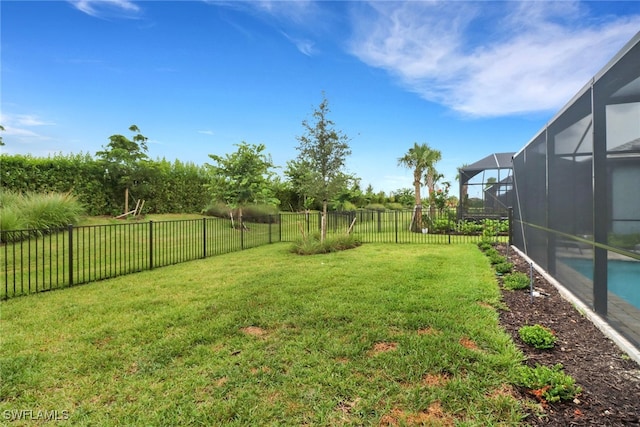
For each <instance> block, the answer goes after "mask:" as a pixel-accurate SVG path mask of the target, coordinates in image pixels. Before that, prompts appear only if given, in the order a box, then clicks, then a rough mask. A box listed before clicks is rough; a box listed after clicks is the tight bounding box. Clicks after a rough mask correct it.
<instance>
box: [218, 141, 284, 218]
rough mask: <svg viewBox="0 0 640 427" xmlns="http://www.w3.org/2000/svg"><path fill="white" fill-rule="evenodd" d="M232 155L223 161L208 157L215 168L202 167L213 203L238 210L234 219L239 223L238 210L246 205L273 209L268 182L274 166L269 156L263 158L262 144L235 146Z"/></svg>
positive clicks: (226, 156) (275, 202) (240, 210)
mask: <svg viewBox="0 0 640 427" xmlns="http://www.w3.org/2000/svg"><path fill="white" fill-rule="evenodd" d="M236 146H237V147H238V150H237V151H236V152H235V153H231V154H226V155H225V157H222V156H218V155H215V154H209V157H210V158H211V159H212V160H213V161H215V162H216V164H214V165H211V164H208V163H207V164H205V166H206V167H207V169H208V171H209V175H210V184H208V186H207V188H208V189H209V191H210V192H211V195H212V196H213V198H214V200H218V201H222V202H224V203H226V204H227V205H228V206H229V207H230V208H232V209H238V217H239V218H238V219H239V221H240V223H242V208H243V207H244V206H247V205H249V204H252V203H253V204H259V203H260V204H267V205H277V204H278V200H277V199H275V197H274V194H273V186H272V185H271V178H272V176H273V174H274V173H273V171H272V170H271V169H273V168H274V165H273V163H272V161H271V155H268V154H264V153H263V151H264V150H265V148H266V147H265V146H264V144H258V145H255V144H247V143H246V142H244V141H243V142H241V143H240V144H236Z"/></svg>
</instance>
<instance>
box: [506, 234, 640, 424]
mask: <svg viewBox="0 0 640 427" xmlns="http://www.w3.org/2000/svg"><path fill="white" fill-rule="evenodd" d="M497 249H498V251H499V252H500V253H501V254H502V255H506V246H505V245H499V246H498V247H497ZM509 262H512V263H513V264H514V271H520V272H523V273H526V274H527V275H528V274H529V269H530V266H529V263H528V262H527V261H525V260H524V259H523V258H522V257H520V256H519V255H518V254H516V253H515V252H514V251H512V250H511V251H509ZM534 278H535V280H534V287H535V289H536V290H539V291H540V292H541V294H542V295H541V296H540V297H535V298H534V300H533V302H532V301H531V296H530V293H529V290H528V289H527V290H524V291H508V290H503V291H502V295H503V301H504V303H505V305H506V306H507V307H508V310H504V311H501V312H500V323H501V325H502V327H503V328H504V329H505V330H506V331H507V332H508V333H509V334H511V336H512V337H513V340H514V342H515V343H516V345H518V346H519V348H520V350H521V351H522V352H523V353H524V355H525V357H526V362H525V363H526V364H527V365H529V366H532V367H534V366H535V365H536V364H540V365H545V366H549V367H551V366H553V365H555V364H557V363H561V364H562V365H563V366H564V371H565V373H566V374H569V375H571V376H572V377H573V378H574V379H575V380H576V384H577V385H579V386H580V387H581V388H582V393H581V394H580V395H579V396H577V398H576V399H575V400H573V401H563V402H556V403H548V402H540V403H538V404H537V405H533V408H537V409H532V410H531V413H530V414H529V416H528V417H527V418H526V419H525V420H524V421H525V423H526V424H528V425H531V426H638V425H640V366H639V365H638V364H637V363H636V362H635V361H633V360H632V359H629V358H628V357H625V356H623V354H624V353H623V352H622V350H621V349H620V348H619V347H618V346H617V345H616V344H615V343H613V341H611V340H610V339H609V338H607V337H606V336H605V335H604V334H603V333H602V332H601V331H600V330H599V329H598V328H597V327H596V326H595V325H594V324H593V323H591V321H590V320H589V319H587V318H586V317H584V316H582V315H581V314H580V313H579V312H578V311H577V310H576V309H575V308H574V306H573V305H572V304H571V303H570V302H568V301H567V300H565V299H564V298H563V297H562V296H561V295H560V294H559V293H558V291H557V290H556V288H555V287H553V286H552V285H551V284H550V283H549V282H548V281H547V280H546V279H545V278H544V277H543V276H541V275H540V274H538V273H537V272H536V271H535V270H534ZM535 324H540V325H542V326H546V327H548V328H549V329H551V330H552V331H553V332H554V333H555V335H556V337H557V341H556V345H555V347H554V348H553V349H550V350H537V349H535V348H533V347H531V346H528V345H526V344H524V343H523V342H522V341H521V340H520V337H519V336H518V329H519V328H520V327H522V326H524V325H535ZM516 393H518V394H519V396H518V397H519V398H521V399H523V400H524V399H528V400H531V401H535V397H534V396H533V395H532V394H531V393H530V391H529V390H526V389H518V390H516ZM536 403H537V401H536Z"/></svg>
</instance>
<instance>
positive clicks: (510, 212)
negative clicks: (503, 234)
mask: <svg viewBox="0 0 640 427" xmlns="http://www.w3.org/2000/svg"><path fill="white" fill-rule="evenodd" d="M511 245H513V207H511V206H509V246H511Z"/></svg>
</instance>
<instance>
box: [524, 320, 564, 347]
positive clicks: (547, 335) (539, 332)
mask: <svg viewBox="0 0 640 427" xmlns="http://www.w3.org/2000/svg"><path fill="white" fill-rule="evenodd" d="M518 335H520V339H521V340H522V341H524V342H525V343H526V344H528V345H530V346H533V347H535V348H537V349H548V348H553V346H554V345H555V344H556V336H555V335H554V334H553V332H552V331H551V330H550V329H549V328H545V327H544V326H542V325H533V326H523V327H521V328H520V329H518Z"/></svg>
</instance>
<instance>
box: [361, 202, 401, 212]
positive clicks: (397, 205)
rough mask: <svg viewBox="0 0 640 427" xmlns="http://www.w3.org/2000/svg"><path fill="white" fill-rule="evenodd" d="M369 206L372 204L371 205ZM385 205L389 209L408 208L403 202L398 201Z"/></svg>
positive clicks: (399, 209)
mask: <svg viewBox="0 0 640 427" xmlns="http://www.w3.org/2000/svg"><path fill="white" fill-rule="evenodd" d="M369 206H371V205H369ZM385 207H386V208H387V209H389V210H392V211H402V210H404V209H406V207H405V206H404V205H403V204H402V203H397V202H393V203H387V204H386V205H385ZM368 209H371V208H368Z"/></svg>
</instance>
